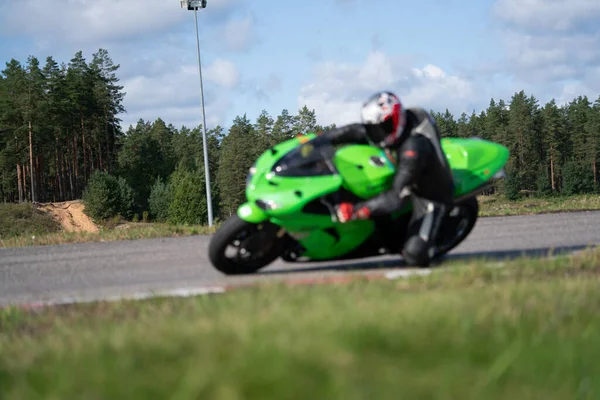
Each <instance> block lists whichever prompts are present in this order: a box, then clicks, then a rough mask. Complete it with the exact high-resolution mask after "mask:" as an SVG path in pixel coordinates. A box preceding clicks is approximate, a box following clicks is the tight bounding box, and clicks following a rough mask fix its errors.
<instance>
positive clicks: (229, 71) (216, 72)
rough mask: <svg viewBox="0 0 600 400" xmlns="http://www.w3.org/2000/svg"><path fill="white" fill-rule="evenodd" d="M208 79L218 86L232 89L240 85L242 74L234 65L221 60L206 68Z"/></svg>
mask: <svg viewBox="0 0 600 400" xmlns="http://www.w3.org/2000/svg"><path fill="white" fill-rule="evenodd" d="M203 74H204V71H203ZM206 78H207V79H208V80H211V81H213V82H214V83H216V84H217V85H220V86H223V87H225V88H228V89H231V88H233V87H235V86H236V85H237V84H238V83H239V81H240V72H239V71H238V69H237V67H236V66H235V64H234V63H232V62H231V61H227V60H223V59H220V58H219V59H216V60H215V61H214V62H213V63H212V64H211V65H209V66H208V67H206Z"/></svg>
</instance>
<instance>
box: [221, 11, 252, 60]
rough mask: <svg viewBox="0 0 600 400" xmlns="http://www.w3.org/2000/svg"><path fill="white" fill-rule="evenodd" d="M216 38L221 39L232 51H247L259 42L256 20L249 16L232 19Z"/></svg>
mask: <svg viewBox="0 0 600 400" xmlns="http://www.w3.org/2000/svg"><path fill="white" fill-rule="evenodd" d="M215 37H216V38H221V40H223V43H224V44H225V46H226V48H227V49H228V50H230V51H245V50H247V49H249V48H250V47H251V46H252V45H253V44H254V43H256V41H257V36H256V34H255V21H254V18H252V17H251V16H249V15H247V16H245V17H244V18H235V19H230V20H229V21H228V22H227V23H226V24H225V25H224V26H223V27H221V28H220V33H219V34H218V35H216V36H215Z"/></svg>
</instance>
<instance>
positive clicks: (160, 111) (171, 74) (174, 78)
mask: <svg viewBox="0 0 600 400" xmlns="http://www.w3.org/2000/svg"><path fill="white" fill-rule="evenodd" d="M202 72H203V78H204V97H205V102H206V118H207V121H206V122H207V125H208V127H211V126H214V125H215V124H218V123H223V122H224V118H225V117H226V116H227V115H226V113H227V111H228V110H229V108H230V105H231V104H230V96H229V93H228V90H227V89H232V88H234V87H235V86H236V85H238V83H239V80H240V73H239V71H238V70H237V68H236V66H235V65H234V64H233V63H231V62H230V61H228V60H222V59H217V60H215V61H214V62H213V63H212V64H210V65H208V66H206V68H204V69H203V71H202ZM121 83H122V85H123V86H124V89H123V90H124V91H125V92H126V93H127V95H126V97H125V100H124V105H125V108H126V109H127V110H128V113H127V114H125V115H124V116H123V117H122V118H123V120H124V126H126V125H127V124H129V123H135V121H137V120H138V119H139V118H147V119H151V120H154V119H155V118H157V117H161V118H163V119H164V120H165V121H166V122H167V123H173V124H174V125H176V126H177V125H181V124H184V123H186V124H198V123H200V121H201V113H200V111H201V108H200V105H201V103H200V82H199V78H198V68H197V66H196V65H194V64H191V65H180V66H179V67H177V68H173V69H171V70H167V71H165V72H163V73H162V74H154V75H151V76H146V75H137V76H134V77H131V78H128V79H126V80H124V81H122V82H121Z"/></svg>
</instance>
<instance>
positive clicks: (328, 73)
mask: <svg viewBox="0 0 600 400" xmlns="http://www.w3.org/2000/svg"><path fill="white" fill-rule="evenodd" d="M378 90H392V91H394V92H396V93H397V94H398V95H399V96H400V97H401V99H402V100H403V102H404V103H405V105H406V106H420V107H424V108H426V109H430V108H432V109H446V108H448V109H449V110H450V111H453V112H455V113H460V112H462V111H466V112H470V111H471V107H472V106H473V104H474V103H477V102H478V101H479V100H478V99H484V98H485V97H480V96H479V94H480V93H477V92H476V91H475V90H474V88H473V84H472V83H471V82H469V81H467V80H465V79H463V78H461V77H458V76H453V75H448V74H447V73H445V72H444V71H443V70H442V69H441V68H439V67H437V66H435V65H426V66H425V67H423V68H412V67H411V66H410V64H409V60H402V59H394V58H392V57H390V56H388V55H386V54H384V53H382V52H371V53H370V54H369V55H368V56H367V59H366V60H365V62H364V63H363V64H362V65H352V64H336V63H333V62H326V63H323V64H320V65H318V66H317V67H316V69H315V71H314V79H313V81H312V82H311V83H308V84H306V85H304V86H303V87H302V88H301V90H300V96H298V106H299V107H302V106H303V105H305V104H306V106H307V107H308V108H310V109H315V110H317V116H318V118H319V122H320V123H322V124H330V123H332V122H335V123H336V124H338V125H339V124H346V123H351V122H358V121H359V120H360V117H359V111H360V105H361V104H362V102H363V101H364V100H365V99H366V98H367V97H368V96H369V95H371V94H372V93H373V92H375V91H378ZM476 93H477V94H478V96H477V97H474V95H475V94H476ZM485 101H489V99H487V100H485Z"/></svg>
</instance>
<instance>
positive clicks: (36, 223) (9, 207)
mask: <svg viewBox="0 0 600 400" xmlns="http://www.w3.org/2000/svg"><path fill="white" fill-rule="evenodd" d="M59 230H60V224H58V222H56V221H54V220H53V219H52V217H50V216H48V215H47V214H45V213H43V212H42V211H39V210H38V209H37V208H35V207H34V206H33V205H31V203H22V204H5V203H0V240H3V239H6V238H14V237H18V236H32V235H43V234H48V233H53V232H58V231H59Z"/></svg>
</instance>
